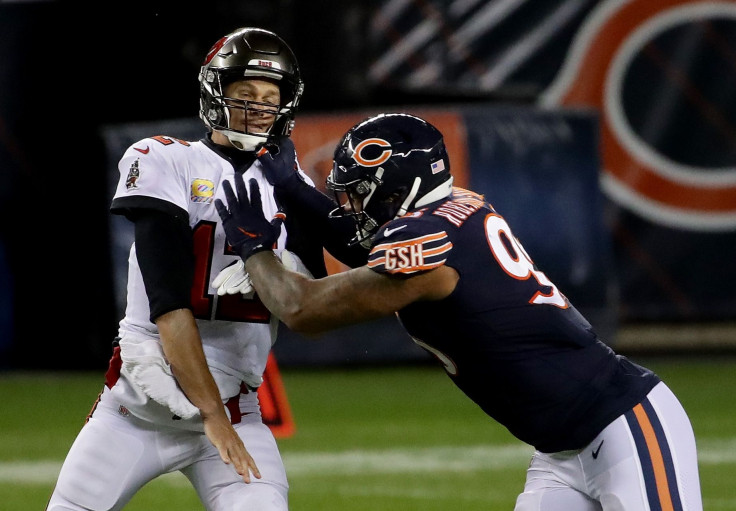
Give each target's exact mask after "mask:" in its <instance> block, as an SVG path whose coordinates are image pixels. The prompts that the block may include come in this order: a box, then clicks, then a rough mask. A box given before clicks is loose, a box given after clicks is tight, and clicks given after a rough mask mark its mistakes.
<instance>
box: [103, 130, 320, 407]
mask: <svg viewBox="0 0 736 511" xmlns="http://www.w3.org/2000/svg"><path fill="white" fill-rule="evenodd" d="M118 168H119V171H120V180H119V182H118V185H117V189H116V191H115V196H114V198H113V206H116V205H121V204H128V205H129V204H131V203H134V204H146V201H150V199H158V200H161V201H166V204H164V206H165V207H166V208H168V207H169V204H170V205H171V206H173V208H172V209H173V210H177V209H180V210H182V211H183V212H186V213H187V214H188V218H189V226H190V227H191V228H192V232H193V236H194V252H195V266H196V268H195V272H194V275H195V276H194V284H193V288H192V295H191V296H192V307H193V313H194V316H195V318H196V321H197V325H198V327H199V331H200V334H201V338H202V345H203V348H204V352H205V355H206V357H207V362H208V365H209V367H210V371H211V373H212V375H213V377H214V378H215V381H216V382H217V385H218V388H219V390H220V394H221V396H222V398H223V399H227V398H229V397H231V396H234V395H237V394H238V393H239V389H240V385H241V382H245V383H246V384H247V385H248V386H250V387H253V388H255V387H258V386H259V385H260V384H261V382H262V375H263V372H264V370H265V367H266V361H267V358H268V354H269V351H270V349H271V346H272V343H273V342H274V341H275V325H276V324H277V321H271V317H270V313H269V312H268V310H267V309H266V308H265V307H264V306H263V305H262V304H261V303H260V301H258V300H256V299H253V298H251V299H247V298H245V297H243V296H242V295H239V294H238V295H226V296H223V297H219V296H218V295H217V292H216V290H215V289H214V288H213V287H212V280H214V278H215V277H216V276H217V274H218V273H219V272H220V271H221V270H222V269H223V268H225V267H226V266H229V265H230V264H232V263H233V262H235V261H236V260H237V259H238V256H237V255H234V254H228V250H227V248H228V247H227V244H226V239H225V232H224V230H223V228H222V223H221V220H220V217H219V215H218V213H217V210H216V208H215V199H218V198H219V199H221V200H222V201H223V202H224V203H227V201H226V199H225V196H224V192H223V188H222V183H223V181H225V180H229V181H230V182H231V185H232V186H233V189H234V188H235V186H234V183H233V181H232V179H233V176H234V173H235V170H234V168H233V166H232V164H231V163H230V162H229V161H228V160H226V159H225V158H223V157H222V156H220V155H218V154H217V153H216V152H215V151H213V150H212V149H211V148H210V147H208V146H207V145H206V144H205V143H204V142H202V141H197V142H186V141H183V140H178V139H175V138H172V137H162V136H158V137H152V138H145V139H143V140H140V141H138V142H136V143H134V144H133V145H131V146H130V147H129V148H128V150H127V151H126V152H125V154H124V155H123V157H122V158H121V160H120V162H119V164H118ZM300 172H301V170H300ZM302 175H303V177H304V178H305V180H306V181H307V182H308V183H310V184H311V185H313V182H312V181H311V180H310V179H309V178H308V177H307V176H306V175H304V173H303V172H302ZM243 177H244V178H245V181H246V183H247V182H248V181H249V179H251V178H252V179H255V180H256V181H257V182H258V185H259V187H260V190H261V197H262V204H263V213H264V215H265V216H266V218H272V217H273V215H274V214H276V212H277V205H276V202H275V200H274V197H273V186H272V185H270V184H269V183H268V181H267V180H266V178H265V176H264V174H263V170H262V168H261V165H260V163H259V162H258V161H257V160H256V161H255V162H254V163H253V164H252V165H251V166H250V168H248V170H246V171H245V173H244V174H243ZM157 204H160V203H159V202H158V201H157ZM285 245H286V230H285V229H282V231H281V235H280V237H279V239H278V247H277V248H285ZM119 337H120V339H121V341H120V344H121V355H122V359H123V364H124V368H125V363H126V348H125V346H126V345H127V346H128V350H127V352H128V353H132V354H139V355H140V354H142V356H141V357H140V358H141V359H146V357H148V356H149V355H150V354H151V353H152V350H151V349H150V348H143V349H142V350H141V349H140V347H141V346H146V345H148V346H149V347H150V346H154V350H153V351H156V348H158V349H159V350H160V341H159V333H158V330H157V328H156V325H155V324H154V323H152V322H151V320H150V308H149V302H148V296H147V294H146V290H145V287H144V285H143V278H142V275H141V271H140V268H139V265H138V260H137V257H136V251H135V244H133V246H132V247H131V250H130V257H129V261H128V287H127V308H126V311H125V317H124V318H123V319H122V320H121V321H120V328H119ZM152 342H153V343H155V345H154V344H152ZM126 343H127V344H126ZM131 347H132V348H131ZM159 352H160V353H162V352H161V351H159ZM128 362H129V361H128ZM139 386H143V387H144V388H145V387H146V386H145V385H139ZM153 386H156V384H155V383H154V385H153ZM116 390H117V391H118V392H119V393H122V394H125V393H126V392H129V390H130V389H127V390H125V389H124V386H123V387H121V388H120V389H113V391H114V392H115V391H116ZM147 394H148V397H152V396H151V394H150V393H147ZM140 397H141V396H140V395H138V396H129V397H128V398H127V399H126V396H124V395H119V396H117V398H118V399H120V400H121V401H123V402H124V404H125V405H126V406H128V405H129V406H128V407H129V409H130V411H131V412H132V413H134V414H137V415H139V416H142V417H144V418H149V419H153V418H154V417H152V416H151V414H150V410H148V411H146V410H145V409H144V408H147V407H148V406H147V405H148V403H145V402H141V399H140ZM153 397H155V396H153ZM157 401H159V403H161V402H162V401H161V400H159V399H157ZM166 413H167V414H168V415H169V417H170V415H171V414H170V413H169V412H168V411H166ZM155 415H156V414H155Z"/></svg>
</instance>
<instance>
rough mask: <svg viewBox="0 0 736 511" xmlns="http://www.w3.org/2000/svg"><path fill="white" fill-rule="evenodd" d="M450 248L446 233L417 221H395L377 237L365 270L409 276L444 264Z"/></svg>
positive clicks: (450, 243)
mask: <svg viewBox="0 0 736 511" xmlns="http://www.w3.org/2000/svg"><path fill="white" fill-rule="evenodd" d="M452 247H453V244H452V241H451V240H450V236H449V235H448V233H447V231H445V230H443V229H437V228H436V227H435V226H433V225H432V224H431V223H429V222H422V221H421V220H419V219H414V220H412V219H406V218H404V219H401V218H400V219H397V220H394V221H392V222H389V223H388V224H386V225H385V226H384V227H383V228H382V229H381V230H380V231H379V232H378V233H377V234H376V239H375V241H374V244H373V247H372V248H371V251H370V254H369V255H368V268H370V269H371V270H373V271H375V272H378V273H389V274H396V275H407V276H408V275H412V274H416V273H421V272H425V271H429V270H433V269H435V268H438V267H440V266H442V265H443V264H445V262H446V261H447V257H448V255H449V254H450V251H451V250H452Z"/></svg>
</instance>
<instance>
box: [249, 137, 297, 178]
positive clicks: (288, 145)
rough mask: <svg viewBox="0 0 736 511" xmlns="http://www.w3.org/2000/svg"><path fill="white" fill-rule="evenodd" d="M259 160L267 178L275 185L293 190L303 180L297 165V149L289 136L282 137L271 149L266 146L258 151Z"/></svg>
mask: <svg viewBox="0 0 736 511" xmlns="http://www.w3.org/2000/svg"><path fill="white" fill-rule="evenodd" d="M258 161H260V162H261V165H262V166H263V173H264V175H265V176H266V179H267V180H268V182H269V183H271V184H272V185H273V186H274V187H276V188H280V189H283V190H287V191H288V190H292V189H294V187H295V186H298V185H299V183H300V182H303V179H302V177H301V174H300V173H299V171H298V170H297V165H296V149H295V148H294V142H292V141H291V138H289V137H280V139H279V143H278V145H277V146H276V147H271V150H270V151H269V150H268V149H266V148H265V147H263V148H261V150H260V151H258Z"/></svg>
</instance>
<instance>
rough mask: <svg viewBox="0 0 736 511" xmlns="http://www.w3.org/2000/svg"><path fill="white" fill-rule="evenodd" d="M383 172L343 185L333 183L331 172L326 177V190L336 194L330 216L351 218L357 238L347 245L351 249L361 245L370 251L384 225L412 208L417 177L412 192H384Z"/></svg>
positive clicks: (402, 190)
mask: <svg viewBox="0 0 736 511" xmlns="http://www.w3.org/2000/svg"><path fill="white" fill-rule="evenodd" d="M383 172H384V168H383V167H378V168H377V169H376V171H375V174H370V173H368V174H366V175H365V176H364V178H362V179H357V180H354V181H350V182H348V183H344V184H341V183H338V182H336V181H335V179H334V178H333V174H334V172H333V174H331V175H330V176H329V177H328V178H327V189H328V190H331V191H332V192H333V193H334V194H335V199H336V200H337V203H338V204H339V207H337V208H335V209H334V210H332V212H330V217H331V218H339V217H350V218H352V219H353V221H354V222H355V228H356V235H355V237H354V238H353V239H351V240H350V242H349V245H351V246H352V245H356V244H358V243H360V244H361V246H363V248H370V246H371V243H372V241H373V237H374V236H375V234H376V232H378V229H379V228H380V227H381V226H382V225H383V224H385V223H386V222H388V221H390V220H393V219H394V218H398V217H400V216H402V215H404V214H406V212H407V211H408V210H409V209H411V207H412V206H413V202H414V200H415V198H416V192H417V190H418V189H419V184H420V183H421V179H420V178H418V177H417V178H416V179H415V182H414V185H413V186H412V188H411V189H407V187H398V188H394V189H392V190H386V189H385V187H384V186H382V185H383V184H384V183H383V180H382V179H381V176H382V175H383Z"/></svg>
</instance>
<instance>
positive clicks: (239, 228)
mask: <svg viewBox="0 0 736 511" xmlns="http://www.w3.org/2000/svg"><path fill="white" fill-rule="evenodd" d="M238 230H239V231H240V232H242V233H243V234H245V235H246V236H248V237H249V238H257V237H258V235H257V234H253V233H252V232H248V231H246V230H245V229H243V228H242V227H238Z"/></svg>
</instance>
